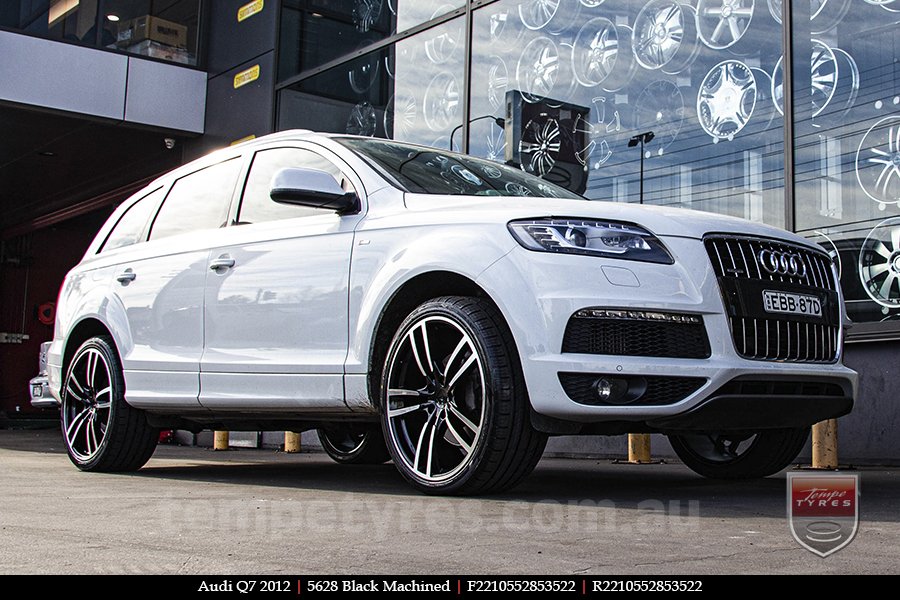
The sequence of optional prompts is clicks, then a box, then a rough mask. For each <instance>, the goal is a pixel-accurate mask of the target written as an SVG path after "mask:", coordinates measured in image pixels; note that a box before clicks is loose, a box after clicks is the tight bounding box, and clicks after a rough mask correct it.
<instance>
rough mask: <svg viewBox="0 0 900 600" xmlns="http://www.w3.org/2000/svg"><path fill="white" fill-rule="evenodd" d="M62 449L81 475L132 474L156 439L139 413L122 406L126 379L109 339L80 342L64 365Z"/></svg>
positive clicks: (144, 459)
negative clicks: (116, 472)
mask: <svg viewBox="0 0 900 600" xmlns="http://www.w3.org/2000/svg"><path fill="white" fill-rule="evenodd" d="M60 395H61V397H62V405H61V409H60V419H61V423H62V431H63V437H64V438H65V442H66V450H67V451H68V454H69V458H70V459H71V461H72V462H73V463H75V466H77V467H78V468H79V469H81V470H82V471H105V472H111V471H136V470H137V469H140V468H141V467H142V466H143V465H144V463H146V462H147V461H148V460H149V459H150V456H151V455H152V454H153V451H154V450H155V449H156V444H157V441H158V440H159V431H158V430H157V429H154V428H152V427H150V426H149V425H148V424H147V418H146V415H145V414H144V412H143V411H141V410H138V409H136V408H133V407H131V406H129V405H128V403H126V402H125V378H124V376H123V374H122V365H121V363H120V361H119V355H118V353H117V352H116V349H115V346H114V345H113V341H112V338H110V337H108V336H97V337H93V338H91V339H89V340H87V341H86V342H84V343H83V344H82V345H81V346H80V347H79V348H78V350H77V351H76V352H75V356H74V357H73V358H72V361H71V362H70V363H69V368H68V370H67V372H66V378H65V380H64V382H63V387H62V390H61V394H60Z"/></svg>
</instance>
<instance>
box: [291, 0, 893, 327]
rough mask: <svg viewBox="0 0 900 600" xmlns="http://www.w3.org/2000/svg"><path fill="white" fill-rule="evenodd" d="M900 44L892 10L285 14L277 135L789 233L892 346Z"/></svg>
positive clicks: (860, 0) (860, 321)
mask: <svg viewBox="0 0 900 600" xmlns="http://www.w3.org/2000/svg"><path fill="white" fill-rule="evenodd" d="M898 25H900V0H812V1H810V2H805V1H801V2H793V3H791V2H784V3H783V2H781V1H778V0H690V1H688V0H496V1H492V2H491V1H481V2H478V1H472V2H470V3H468V4H466V3H464V2H463V1H462V0H455V1H448V2H446V1H445V2H441V1H435V2H413V1H412V0H338V1H327V0H284V2H283V3H282V13H281V25H280V26H281V34H280V40H281V41H280V47H279V66H278V73H279V83H278V85H277V103H278V107H277V118H276V127H277V128H278V129H288V128H294V127H299V128H309V129H316V130H326V131H333V132H346V133H353V134H360V135H369V136H378V137H388V138H394V139H398V140H404V141H410V142H417V143H422V144H427V145H430V146H435V147H439V148H451V147H452V148H453V149H455V150H462V151H465V152H469V153H471V154H473V155H476V156H482V157H487V158H490V159H493V160H497V161H501V162H509V163H513V164H517V165H519V166H521V168H523V169H525V170H527V171H530V172H533V173H536V174H538V175H542V176H544V177H547V178H548V179H552V180H554V181H557V182H561V183H563V184H564V185H567V186H568V187H570V188H571V189H575V190H576V191H580V192H582V193H583V194H584V195H585V196H587V197H588V198H590V199H595V200H609V201H614V202H643V203H646V204H654V205H670V206H680V207H685V208H693V209H698V210H705V211H712V212H717V213H722V214H728V215H734V216H738V217H743V218H746V219H750V220H753V221H760V222H765V223H769V224H772V225H775V226H779V227H784V228H786V229H789V230H793V231H796V232H798V233H800V234H801V235H804V236H806V237H808V238H810V239H812V240H814V241H816V242H817V243H820V244H822V245H823V246H824V247H825V248H826V249H827V250H828V251H829V252H831V253H832V254H833V255H834V256H835V258H836V262H837V264H838V268H839V269H840V272H841V282H842V285H843V288H844V292H845V295H846V297H847V300H848V313H849V316H850V318H851V319H852V320H853V321H854V322H855V323H857V326H856V327H854V328H853V330H852V333H851V335H855V336H858V337H860V338H861V337H870V338H877V337H888V336H896V335H897V334H900V85H898V83H900V77H898V75H900V72H898V71H900V63H898V62H897V60H896V57H897V56H900V47H898V45H900V27H898ZM785 56H787V57H788V58H787V60H786V59H785ZM650 132H652V134H653V135H652V139H649V138H650V137H651V136H649V135H644V136H643V140H644V141H645V143H643V144H641V143H635V141H637V140H638V137H636V136H640V134H647V133H650ZM629 142H631V144H629ZM642 172H643V175H642Z"/></svg>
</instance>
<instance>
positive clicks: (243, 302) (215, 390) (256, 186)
mask: <svg viewBox="0 0 900 600" xmlns="http://www.w3.org/2000/svg"><path fill="white" fill-rule="evenodd" d="M285 167H308V168H313V169H319V170H322V171H326V172H328V173H330V174H331V175H332V176H333V177H334V178H335V180H337V181H338V182H339V183H340V184H341V185H342V186H344V189H346V190H348V191H350V190H354V191H357V192H358V193H360V191H361V184H360V183H359V182H358V180H356V177H355V175H354V174H353V173H351V172H350V171H349V169H348V168H346V166H345V165H343V164H342V163H341V162H340V161H339V159H338V158H337V157H335V156H334V155H331V154H329V153H328V151H327V150H324V149H321V148H318V147H317V146H314V145H304V144H302V143H297V144H296V145H284V144H282V145H274V146H270V147H264V148H261V149H259V150H257V151H256V152H255V154H254V155H253V157H252V162H251V165H250V169H249V172H248V175H247V179H246V182H245V185H244V188H243V194H242V197H241V202H240V205H239V207H238V212H237V213H236V216H235V224H234V226H232V227H230V228H229V236H228V242H229V243H228V244H227V245H224V246H220V247H217V248H214V249H213V250H212V252H211V253H210V267H211V268H210V270H209V273H208V279H207V286H206V302H205V319H204V323H205V349H204V353H203V358H202V361H201V367H200V369H201V375H200V379H201V386H200V387H201V393H200V402H201V403H202V404H203V405H204V406H206V407H208V408H211V409H215V410H223V409H224V410H227V409H235V410H246V409H257V410H270V409H279V410H284V409H303V410H304V411H323V412H335V411H337V412H343V411H344V410H346V407H345V404H344V388H343V373H344V359H345V357H346V354H347V344H348V319H347V305H348V294H349V290H348V285H349V274H350V254H351V250H352V248H353V232H354V229H355V228H356V225H357V223H358V222H359V220H360V218H361V215H362V212H360V213H359V214H354V215H345V216H340V215H337V214H335V213H333V212H329V211H323V210H317V209H311V208H306V207H300V206H288V205H284V204H278V203H275V202H273V201H272V200H271V199H270V198H269V184H270V182H271V180H272V177H273V176H274V175H275V173H276V172H277V171H278V170H279V169H282V168H285ZM360 195H361V196H362V194H361V193H360ZM213 267H215V268H213Z"/></svg>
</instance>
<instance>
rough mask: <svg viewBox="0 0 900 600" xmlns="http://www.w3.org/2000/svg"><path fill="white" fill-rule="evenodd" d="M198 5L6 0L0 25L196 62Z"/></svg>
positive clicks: (191, 1)
mask: <svg viewBox="0 0 900 600" xmlns="http://www.w3.org/2000/svg"><path fill="white" fill-rule="evenodd" d="M199 8H200V2H199V0H168V1H164V2H160V1H155V2H154V1H151V0H4V1H3V2H0V26H2V27H8V28H11V29H16V30H20V31H23V32H25V33H28V34H32V35H38V36H42V37H48V38H51V39H56V40H62V41H66V42H74V43H79V44H85V45H88V46H94V47H98V48H106V49H109V50H120V51H124V52H128V53H130V54H138V55H141V56H147V57H151V58H157V59H161V60H167V61H171V62H177V63H181V64H188V65H195V64H197V32H198V18H199Z"/></svg>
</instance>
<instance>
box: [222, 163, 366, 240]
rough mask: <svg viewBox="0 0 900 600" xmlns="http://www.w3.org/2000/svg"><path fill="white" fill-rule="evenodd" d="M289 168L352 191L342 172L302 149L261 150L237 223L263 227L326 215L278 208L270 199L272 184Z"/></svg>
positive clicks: (252, 166) (312, 209) (303, 208)
mask: <svg viewBox="0 0 900 600" xmlns="http://www.w3.org/2000/svg"><path fill="white" fill-rule="evenodd" d="M287 167H306V168H309V169H318V170H320V171H325V172H326V173H330V174H331V175H332V176H333V177H334V179H335V181H337V182H338V183H339V184H341V186H342V187H343V188H344V189H345V190H348V191H349V190H350V189H352V187H351V185H350V183H349V182H348V181H347V180H346V179H345V178H344V176H343V175H342V173H341V171H340V169H338V168H337V167H336V166H335V165H334V163H332V162H331V161H330V160H328V159H326V158H323V157H322V156H319V155H318V154H316V153H315V152H312V151H310V150H302V149H300V148H272V149H269V150H260V151H259V152H257V153H256V155H255V156H254V157H253V164H252V165H251V166H250V175H249V176H248V177H247V185H246V186H244V196H243V199H242V200H241V210H240V214H239V215H238V222H239V223H242V224H248V223H262V222H264V221H274V220H277V219H293V218H296V217H308V216H312V215H322V214H327V213H325V212H323V211H321V210H317V209H315V208H307V207H305V206H291V205H289V204H279V203H277V202H275V201H274V200H272V199H271V198H270V197H269V184H271V182H272V177H274V176H275V173H277V172H278V171H279V170H281V169H284V168H287Z"/></svg>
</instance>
